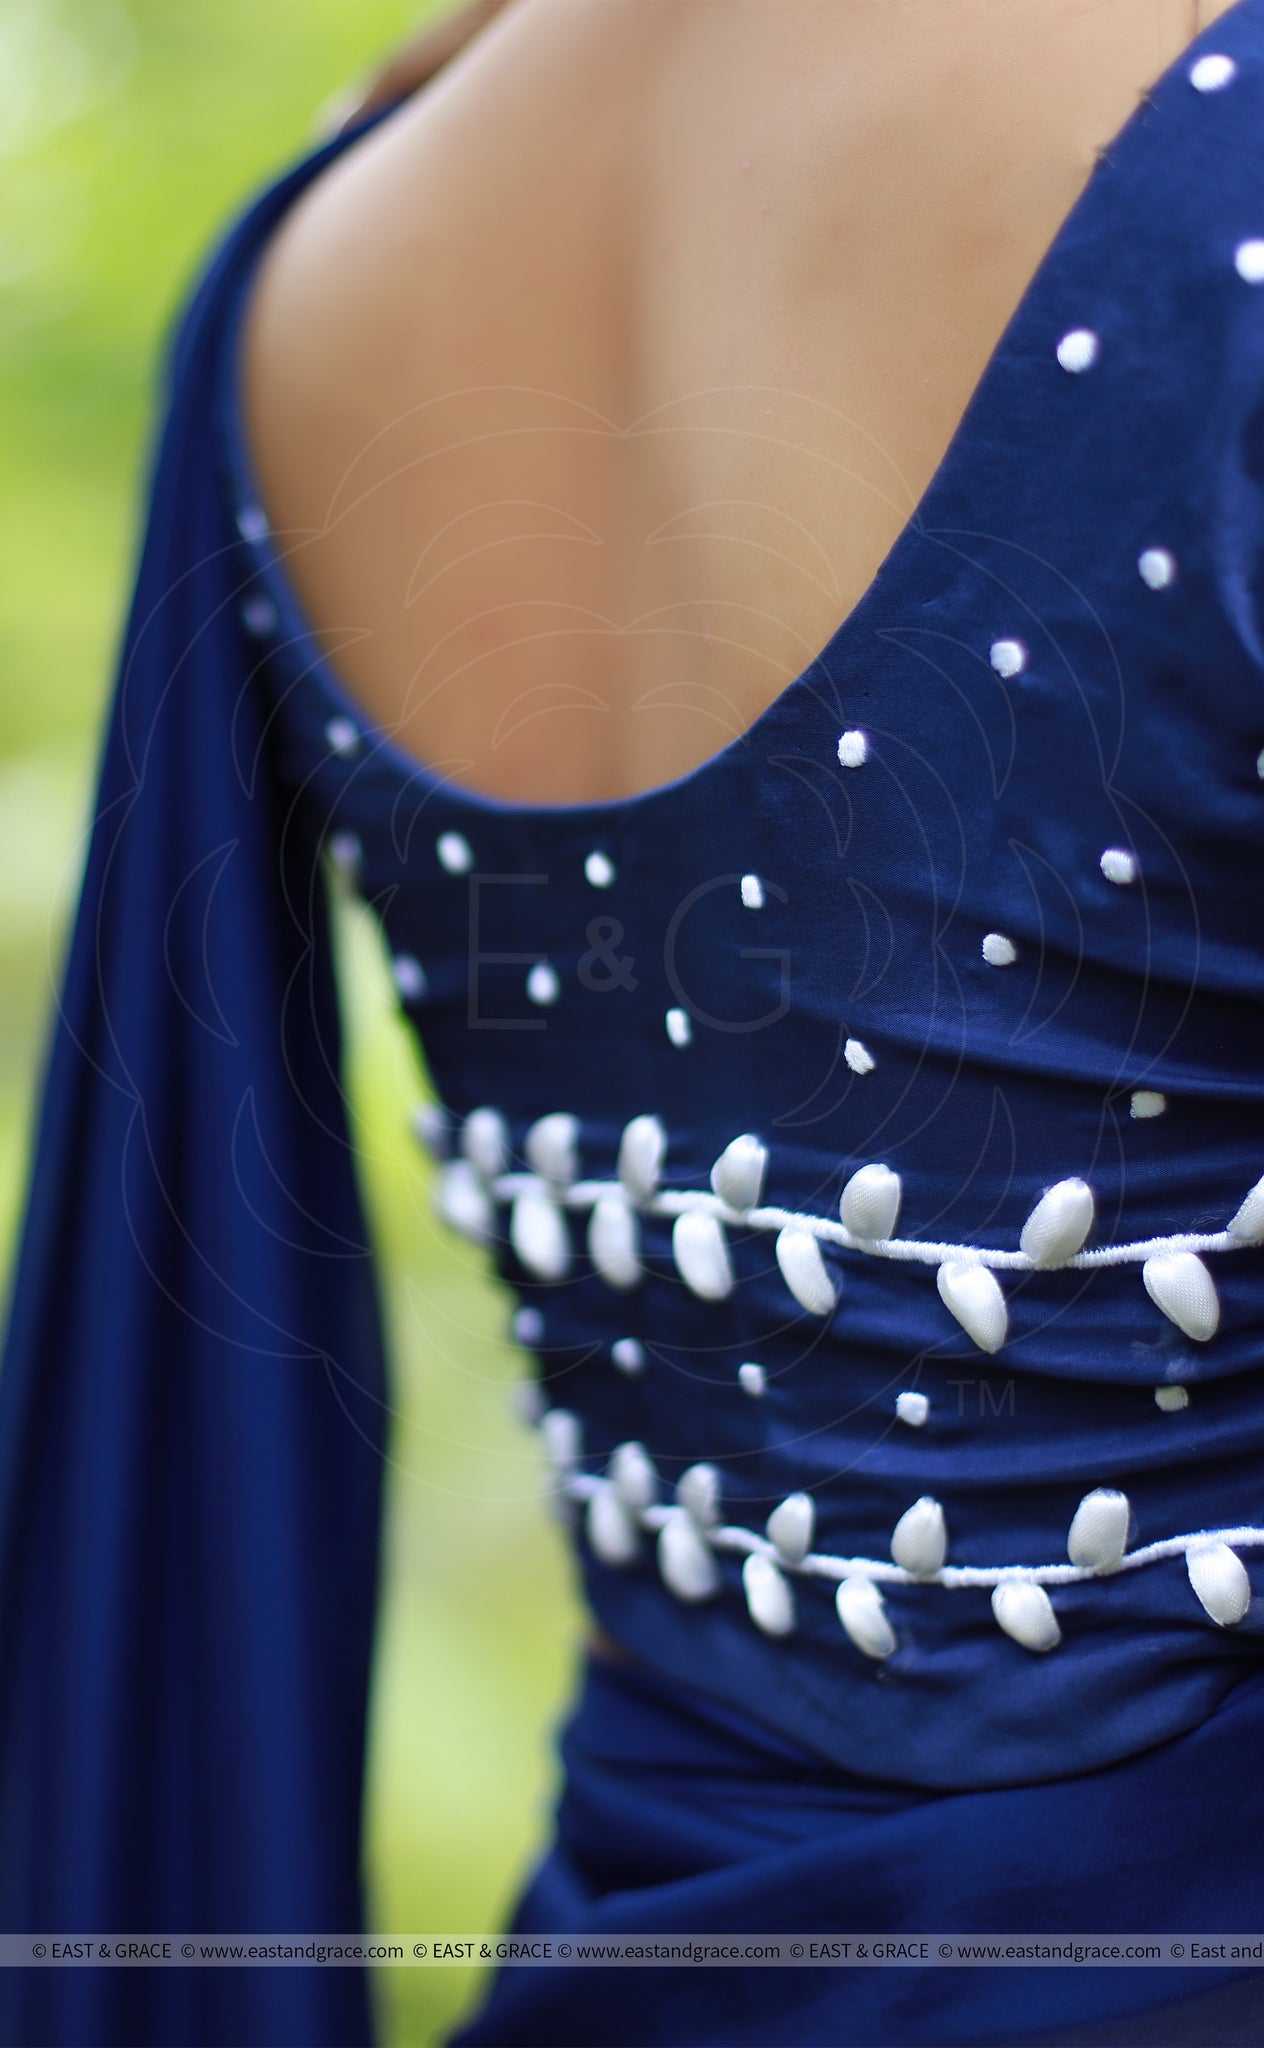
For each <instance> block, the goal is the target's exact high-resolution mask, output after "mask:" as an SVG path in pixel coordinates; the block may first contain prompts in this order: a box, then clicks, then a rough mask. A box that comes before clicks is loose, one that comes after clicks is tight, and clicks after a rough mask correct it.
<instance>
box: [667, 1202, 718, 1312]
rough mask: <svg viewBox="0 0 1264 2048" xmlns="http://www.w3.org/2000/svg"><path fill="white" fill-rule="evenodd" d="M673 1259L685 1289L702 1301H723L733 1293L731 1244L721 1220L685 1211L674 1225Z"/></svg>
mask: <svg viewBox="0 0 1264 2048" xmlns="http://www.w3.org/2000/svg"><path fill="white" fill-rule="evenodd" d="M672 1257H673V1258H674V1259H675V1261H676V1267H677V1271H678V1272H679V1274H680V1277H681V1279H682V1280H683V1281H684V1283H685V1285H686V1287H687V1288H688V1289H689V1290H690V1292H691V1293H692V1294H696V1295H697V1296H698V1299H699V1300H700V1301H723V1300H724V1298H725V1296H726V1295H728V1294H731V1293H732V1292H733V1267H732V1263H731V1262H730V1259H729V1247H728V1240H727V1238H726V1237H725V1235H724V1226H723V1224H722V1223H721V1222H720V1219H719V1217H718V1216H710V1215H708V1214H707V1212H706V1210H704V1209H686V1210H685V1212H684V1214H683V1215H682V1216H678V1217H677V1218H676V1221H675V1222H674V1224H673V1225H672Z"/></svg>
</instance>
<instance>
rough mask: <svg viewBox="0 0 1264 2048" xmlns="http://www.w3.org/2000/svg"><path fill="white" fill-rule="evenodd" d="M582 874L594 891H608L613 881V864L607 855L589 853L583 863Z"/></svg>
mask: <svg viewBox="0 0 1264 2048" xmlns="http://www.w3.org/2000/svg"><path fill="white" fill-rule="evenodd" d="M584 874H585V876H586V878H587V880H588V881H589V882H591V884H592V886H593V888H594V889H608V888H609V887H610V884H611V883H612V882H613V880H614V862H613V861H612V860H611V858H610V855H609V854H608V853H600V852H597V853H590V854H589V856H588V858H587V860H586V861H585V862H584Z"/></svg>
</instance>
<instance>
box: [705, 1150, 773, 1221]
mask: <svg viewBox="0 0 1264 2048" xmlns="http://www.w3.org/2000/svg"><path fill="white" fill-rule="evenodd" d="M767 1171H768V1149H767V1147H766V1146H764V1145H761V1144H760V1142H759V1139H758V1138H753V1137H751V1135H750V1133H749V1132H747V1133H745V1134H744V1135H743V1136H742V1137H740V1138H734V1139H733V1140H732V1142H731V1143H730V1144H728V1145H726V1146H725V1148H724V1150H723V1152H721V1154H720V1156H719V1158H718V1159H717V1160H716V1162H715V1165H714V1166H713V1167H712V1168H711V1186H712V1189H713V1191H714V1193H716V1194H717V1195H718V1196H719V1197H720V1200H721V1201H722V1202H725V1203H727V1205H728V1207H729V1208H730V1209H754V1208H757V1207H758V1205H759V1198H760V1195H761V1194H762V1193H763V1189H764V1175H765V1174H766V1172H767Z"/></svg>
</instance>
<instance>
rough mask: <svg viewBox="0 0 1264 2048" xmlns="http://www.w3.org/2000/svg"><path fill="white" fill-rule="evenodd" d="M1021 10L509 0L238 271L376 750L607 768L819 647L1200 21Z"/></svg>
mask: <svg viewBox="0 0 1264 2048" xmlns="http://www.w3.org/2000/svg"><path fill="white" fill-rule="evenodd" d="M1220 11H1222V5H1216V4H1212V5H1211V6H1210V7H1204V9H1203V10H1202V13H1203V17H1204V19H1205V20H1208V21H1209V20H1211V19H1213V18H1214V17H1215V15H1216V14H1217V13H1219V12H1220ZM1035 12H1036V18H1035V20H1034V21H1033V17H1032V10H1031V9H1030V8H1029V7H1021V8H1014V7H1008V6H1004V5H998V4H991V5H979V6H970V7H961V6H956V5H954V6H951V7H945V6H943V5H942V4H941V0H910V4H905V5H900V6H898V7H897V6H867V5H858V4H855V0H852V4H847V5H841V6H840V5H838V4H837V0H793V4H791V5H788V6H780V5H779V6H768V5H765V4H762V0H736V4H733V5H727V6H720V5H715V4H711V0H697V4H690V5H687V6H686V5H678V6H675V7H672V6H664V5H646V4H644V0H602V4H599V5H596V4H590V5H585V4H582V0H520V4H519V5H518V6H516V7H514V8H512V9H511V10H510V11H509V14H508V15H507V17H505V18H503V19H502V21H501V22H500V23H499V24H497V25H496V26H495V27H494V28H493V29H492V30H491V31H490V32H487V33H485V34H484V36H483V37H482V38H480V40H479V41H478V42H477V43H476V44H475V45H474V46H473V48H472V49H471V50H470V51H469V52H467V54H466V56H465V57H464V58H462V59H461V60H459V61H458V62H457V64H456V65H455V66H453V68H452V69H451V71H450V72H449V73H446V74H444V75H442V76H441V77H440V79H439V80H438V82H437V83H436V84H435V85H434V86H433V87H432V88H430V90H428V91H427V92H426V93H425V94H424V95H423V96H422V98H421V99H420V101H418V102H417V103H415V104H413V105H411V106H408V107H406V108H405V109H404V110H403V111H401V112H400V113H399V114H397V115H396V116H395V117H394V118H393V119H391V120H390V121H388V122H387V123H386V125H385V126H384V127H383V128H381V129H380V130H379V131H378V132H377V133H375V134H373V135H372V136H370V137H369V138H367V139H366V140H365V141H364V142H363V143H362V144H361V145H360V146H359V147H358V148H357V149H355V150H353V151H351V152H350V153H349V154H348V155H347V156H346V157H345V158H343V159H341V160H340V161H339V162H337V163H336V164H335V165H334V166H333V167H332V168H331V169H330V170H329V171H328V172H327V173H326V175H325V176H324V177H322V178H319V179H318V180H317V181H316V183H315V184H314V186H313V187H312V188H311V190H310V191H309V192H308V194H307V195H306V196H305V197H304V198H303V200H302V201H301V202H300V203H299V204H298V205H297V206H296V207H295V209H294V210H293V212H292V214H291V215H290V217H289V218H288V219H287V221H286V222H285V223H284V224H283V226H282V228H281V229H280V231H279V233H278V235H277V237H276V239H275V242H274V244H273V247H272V249H271V250H270V252H269V254H268V255H267V257H266V258H265V260H264V265H263V280H262V287H261V290H260V292H259V295H258V299H257V302H256V309H255V316H254V318H253V322H252V331H251V337H250V355H249V397H250V412H251V423H252V433H253V437H254V441H255V445H256V453H257V458H258V463H259V468H260V474H261V478H262V485H263V495H264V500H265V503H266V504H267V505H268V507H269V509H270V511H271V513H272V515H273V517H274V520H275V522H276V523H277V524H278V526H279V527H280V528H282V529H283V530H285V532H286V534H287V540H288V541H289V542H290V543H293V541H294V540H295V538H296V537H297V535H299V534H303V533H310V534H312V535H313V538H312V539H311V540H310V541H309V542H305V543H304V544H303V545H302V546H301V547H299V548H298V549H297V550H296V551H295V552H294V553H292V554H291V555H290V556H289V561H290V566H291V569H292V571H293V574H294V576H295V579H296V581H297V583H298V586H299V590H300V593H301V595H302V596H303V598H304V599H305V601H306V605H307V609H308V611H309V613H310V615H311V616H312V617H313V619H314V620H315V622H316V624H317V626H318V627H320V628H322V629H323V630H324V631H325V633H326V635H327V637H328V640H329V642H330V644H331V645H332V646H334V647H335V648H336V649H337V652H338V658H339V662H340V665H341V668H342V671H343V673H344V674H345V675H346V676H347V677H348V679H349V680H350V681H351V683H352V684H353V685H354V687H355V688H356V690H357V692H358V693H359V695H360V697H361V699H362V701H363V702H364V704H365V705H366V706H367V707H368V709H369V710H370V711H371V713H372V714H373V715H374V716H375V717H376V718H377V719H378V721H379V722H380V723H382V724H383V725H385V726H386V727H388V728H389V729H390V730H392V731H394V732H395V733H396V735H397V737H398V738H399V740H400V742H401V744H403V745H404V746H405V747H407V748H409V749H410V750H411V751H412V752H413V753H415V754H417V755H419V756H421V757H422V758H424V759H428V760H442V761H444V762H446V763H449V764H451V766H452V770H453V772H454V774H455V775H456V776H457V777H458V779H462V780H465V781H467V782H469V783H471V784H472V785H473V786H475V787H477V788H480V789H484V790H487V791H490V792H493V793H495V794H498V795H501V796H511V797H517V798H520V799H536V800H540V801H546V802H553V801H575V800H577V799H579V798H583V797H610V796H618V795H623V794H627V793H628V792H630V791H632V790H636V789H642V788H646V787H650V786H653V785H655V784H658V783H661V782H663V781H666V780H668V779H670V778H671V777H672V776H673V775H676V774H679V773H681V772H683V771H684V770H686V769H688V768H689V767H691V766H693V765H694V764H695V763H696V762H698V761H699V760H701V759H703V758H704V757H706V756H708V755H710V754H712V753H713V752H715V751H716V750H717V749H718V747H720V746H721V745H722V744H723V743H724V742H725V741H726V740H728V739H730V738H732V737H733V736H734V735H735V734H736V733H737V732H739V731H741V730H743V729H745V728H746V727H747V726H749V725H750V723H751V722H752V720H753V718H754V717H755V715H756V714H757V713H758V712H759V711H760V710H761V709H762V708H763V707H764V706H765V705H766V704H767V703H769V701H770V700H771V699H772V698H773V697H775V695H776V694H777V692H778V690H779V689H780V688H781V687H782V686H783V685H784V684H785V683H786V682H787V681H788V680H789V678H790V677H791V676H793V675H795V674H797V673H798V672H799V671H800V670H801V669H802V668H804V667H805V666H807V664H808V663H809V662H810V661H811V659H812V657H813V656H814V655H815V654H816V653H817V651H818V650H819V649H820V648H821V647H822V646H823V645H824V643H825V642H826V641H827V640H828V638H829V636H830V634H831V633H832V632H833V630H834V628H835V627H836V625H837V624H838V622H839V620H840V619H841V618H842V617H843V616H844V615H845V614H846V613H847V612H849V611H850V610H851V609H852V607H853V606H854V604H855V602H856V600H857V599H858V598H859V597H860V596H861V594H862V593H863V592H864V590H865V589H866V588H867V587H868V585H869V584H870V582H871V581H872V578H873V575H874V572H875V570H876V569H877V567H878V565H879V563H880V561H881V560H882V559H883V557H884V556H885V554H886V553H887V551H888V549H889V547H890V545H891V543H892V542H893V541H894V539H895V538H896V536H897V534H898V533H899V532H900V530H901V529H902V528H903V526H904V525H905V523H906V522H907V521H908V520H909V518H910V516H911V515H912V514H913V512H914V509H915V506H916V504H917V501H918V500H919V498H920V497H921V494H922V489H923V487H924V485H925V484H926V483H927V481H928V480H929V478H930V476H931V474H932V473H933V471H934V469H935V467H936V465H937V463H938V461H939V459H940V458H941V456H942V454H943V452H944V449H945V447H946V445H947V442H948V440H949V437H950V435H951V433H952V431H953V429H954V427H955V426H956V424H957V421H958V419H959V418H960V415H961V413H962V411H963V409H964V407H965V404H966V401H967V399H968V398H969V396H970V394H971V392H972V390H973V389H974V386H975V384H976V382H977V380H978V377H979V375H980V373H981V371H982V369H983V366H984V363H985V361H986V359H987V357H988V355H989V353H990V351H991V350H992V348H993V346H994V345H995V343H996V341H997V338H998V336H999V334H1000V332H1001V330H1002V328H1003V326H1004V324H1005V321H1006V318H1007V317H1008V315H1009V314H1010V313H1011V312H1012V310H1013V308H1014V306H1015V304H1016V303H1017V301H1018V298H1019V296H1020V294H1021V292H1022V289H1023V286H1024V285H1025V283H1026V281H1027V280H1028V278H1029V277H1030V275H1031V273H1032V272H1033V271H1034V269H1035V267H1036V264H1037V262H1038V260H1039V258H1040V256H1041V254H1042V252H1043V251H1044V249H1045V248H1046V246H1047V245H1048V243H1049V241H1050V239H1051V237H1052V236H1053V234H1054V232H1055V231H1056V229H1057V227H1058V225H1059V223H1060V222H1061V221H1062V219H1063V218H1064V217H1065V215H1066V213H1067V211H1068V210H1069V208H1070V206H1071V204H1072V202H1073V200H1074V199H1075V197H1076V195H1077V193H1078V192H1079V191H1080V189H1081V188H1082V186H1083V185H1084V183H1085V181H1086V179H1087V177H1088V175H1089V173H1090V171H1091V169H1092V167H1093V163H1094V158H1095V151H1096V149H1097V147H1098V146H1099V145H1100V144H1102V143H1104V142H1106V141H1107V140H1108V139H1109V138H1110V137H1112V136H1113V135H1114V134H1115V133H1116V132H1117V130H1118V129H1119V128H1120V126H1121V125H1122V124H1123V122H1124V121H1125V119H1126V118H1127V116H1128V115H1129V113H1130V112H1131V110H1132V108H1133V106H1134V105H1135V103H1136V99H1137V95H1138V92H1139V91H1140V90H1142V89H1143V88H1145V87H1146V86H1147V85H1148V84H1149V83H1150V82H1151V81H1152V80H1153V79H1154V78H1155V77H1156V76H1157V75H1158V74H1159V73H1160V72H1161V71H1162V69H1163V68H1164V67H1166V65H1167V64H1168V63H1169V62H1170V61H1171V60H1172V59H1173V58H1174V57H1175V56H1176V55H1177V54H1178V53H1179V51H1180V50H1181V48H1182V47H1183V46H1184V44H1185V42H1186V41H1188V39H1189V36H1190V34H1191V32H1192V27H1193V23H1192V21H1191V18H1190V16H1191V9H1190V7H1189V6H1188V4H1186V0H1174V4H1170V5H1167V6H1165V7H1162V8H1156V6H1155V5H1154V0H1116V4H1114V5H1112V6H1111V7H1109V8H1092V9H1084V8H1082V7H1079V6H1072V5H1069V4H1067V0H1042V4H1041V5H1040V6H1039V7H1038V8H1037V9H1036V11H1035Z"/></svg>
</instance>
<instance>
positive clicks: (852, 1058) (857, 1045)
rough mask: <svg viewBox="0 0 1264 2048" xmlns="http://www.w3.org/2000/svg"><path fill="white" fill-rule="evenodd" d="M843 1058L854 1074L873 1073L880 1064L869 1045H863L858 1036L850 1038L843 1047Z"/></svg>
mask: <svg viewBox="0 0 1264 2048" xmlns="http://www.w3.org/2000/svg"><path fill="white" fill-rule="evenodd" d="M843 1058H844V1059H845V1060H846V1062H847V1064H848V1066H849V1067H850V1068H851V1070H852V1073H853V1074H872V1072H873V1070H874V1068H875V1067H876V1065H877V1064H878V1063H877V1061H876V1060H875V1059H874V1056H873V1054H872V1053H871V1052H870V1050H869V1048H868V1046H867V1045H862V1044H861V1042H860V1040H859V1039H858V1038H849V1039H848V1041H847V1043H846V1045H845V1046H844V1047H843Z"/></svg>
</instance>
